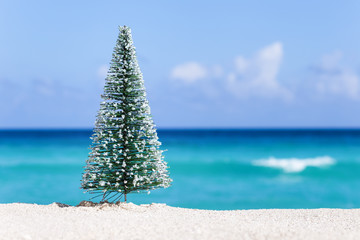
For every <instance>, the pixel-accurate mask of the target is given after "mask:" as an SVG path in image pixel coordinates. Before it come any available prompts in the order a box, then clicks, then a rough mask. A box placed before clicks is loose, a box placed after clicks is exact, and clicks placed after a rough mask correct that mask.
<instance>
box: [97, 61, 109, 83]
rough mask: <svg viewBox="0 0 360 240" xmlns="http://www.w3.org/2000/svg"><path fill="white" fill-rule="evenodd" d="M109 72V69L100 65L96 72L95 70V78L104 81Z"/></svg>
mask: <svg viewBox="0 0 360 240" xmlns="http://www.w3.org/2000/svg"><path fill="white" fill-rule="evenodd" d="M108 71H109V67H108V65H105V64H104V65H101V66H100V67H99V68H98V70H97V76H98V77H99V78H100V79H101V80H104V79H105V78H106V75H107V72H108Z"/></svg>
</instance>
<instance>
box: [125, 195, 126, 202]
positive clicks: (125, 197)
mask: <svg viewBox="0 0 360 240" xmlns="http://www.w3.org/2000/svg"><path fill="white" fill-rule="evenodd" d="M125 202H126V193H125Z"/></svg>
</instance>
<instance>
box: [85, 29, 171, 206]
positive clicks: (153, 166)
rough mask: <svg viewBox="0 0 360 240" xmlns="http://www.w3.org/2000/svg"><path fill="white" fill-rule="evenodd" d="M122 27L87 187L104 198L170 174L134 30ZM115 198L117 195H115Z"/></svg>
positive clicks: (164, 180) (158, 182) (165, 182)
mask: <svg viewBox="0 0 360 240" xmlns="http://www.w3.org/2000/svg"><path fill="white" fill-rule="evenodd" d="M119 30H120V33H119V36H118V39H117V42H116V46H115V48H114V52H113V58H112V60H111V64H110V69H109V71H108V75H107V77H106V81H105V86H104V94H103V95H102V96H101V97H102V99H103V102H102V103H101V104H100V110H99V112H98V115H97V120H96V122H95V128H94V133H93V136H92V138H91V139H92V140H93V143H92V145H91V152H90V154H89V158H88V160H87V161H86V163H87V165H86V167H85V173H84V174H83V180H82V184H81V186H82V188H83V189H85V190H86V191H89V192H90V193H101V195H103V201H104V200H110V199H115V200H117V199H120V198H121V197H122V196H123V195H124V196H125V202H126V195H127V194H128V193H131V192H142V191H149V190H152V189H156V188H166V187H168V186H169V185H170V183H171V181H172V180H171V179H170V178H169V175H168V171H167V168H168V167H167V164H166V162H165V161H164V160H163V155H162V152H163V151H162V150H160V145H161V143H160V142H159V141H158V137H157V133H156V129H155V125H154V123H153V120H152V117H151V115H150V107H149V102H148V100H147V99H146V91H145V87H144V80H143V77H142V73H141V72H140V68H139V65H138V62H137V59H136V53H135V47H134V46H133V41H132V36H131V30H130V28H128V27H126V26H124V27H120V28H119ZM115 200H114V201H115Z"/></svg>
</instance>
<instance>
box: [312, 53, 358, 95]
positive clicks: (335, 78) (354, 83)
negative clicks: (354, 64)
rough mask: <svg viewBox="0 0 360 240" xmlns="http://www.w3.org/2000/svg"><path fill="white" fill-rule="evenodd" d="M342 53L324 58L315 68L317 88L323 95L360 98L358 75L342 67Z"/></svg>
mask: <svg viewBox="0 0 360 240" xmlns="http://www.w3.org/2000/svg"><path fill="white" fill-rule="evenodd" d="M342 56H343V54H342V52H339V51H337V52H334V53H332V54H328V55H325V56H323V58H322V59H321V62H320V64H319V65H318V66H317V67H316V68H315V70H316V71H315V73H316V76H315V87H316V90H317V91H318V92H319V93H320V94H322V95H342V96H346V97H348V98H350V99H359V98H360V83H359V77H358V76H357V74H356V73H355V72H354V71H353V70H352V69H350V68H348V67H344V66H342V65H341V59H342Z"/></svg>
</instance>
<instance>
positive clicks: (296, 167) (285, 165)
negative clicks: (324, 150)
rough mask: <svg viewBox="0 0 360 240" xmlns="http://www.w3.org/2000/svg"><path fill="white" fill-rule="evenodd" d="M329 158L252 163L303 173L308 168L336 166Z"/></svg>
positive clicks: (269, 159)
mask: <svg viewBox="0 0 360 240" xmlns="http://www.w3.org/2000/svg"><path fill="white" fill-rule="evenodd" d="M335 163H336V162H335V159H333V158H332V157H329V156H323V157H315V158H274V157H270V158H268V159H260V160H255V161H253V162H252V164H253V165H254V166H262V167H271V168H280V169H282V170H284V171H285V172H301V171H303V170H305V168H307V167H324V166H329V165H333V164H335Z"/></svg>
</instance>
